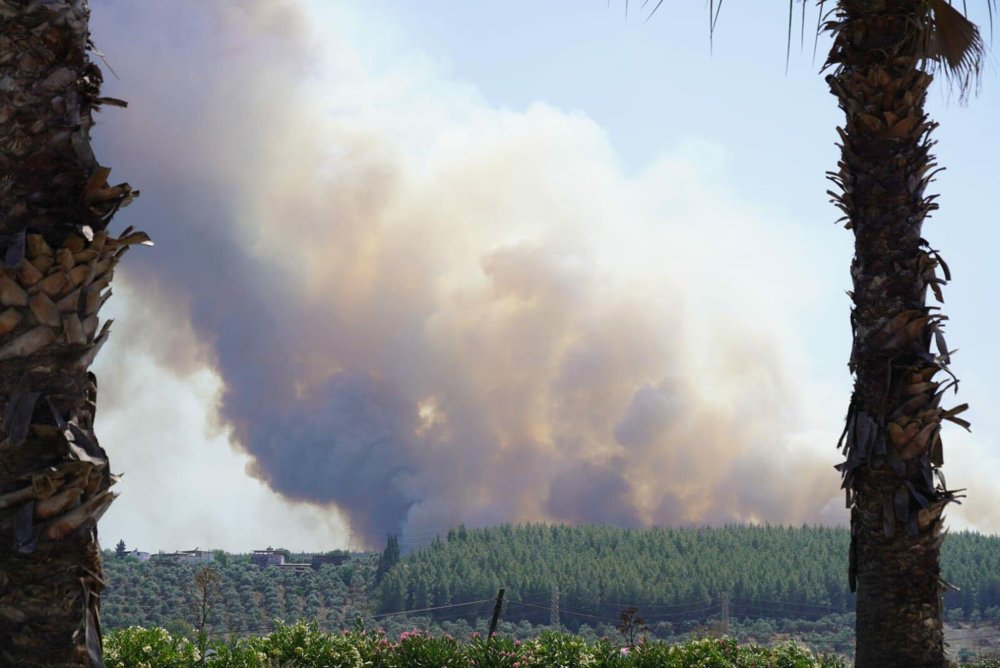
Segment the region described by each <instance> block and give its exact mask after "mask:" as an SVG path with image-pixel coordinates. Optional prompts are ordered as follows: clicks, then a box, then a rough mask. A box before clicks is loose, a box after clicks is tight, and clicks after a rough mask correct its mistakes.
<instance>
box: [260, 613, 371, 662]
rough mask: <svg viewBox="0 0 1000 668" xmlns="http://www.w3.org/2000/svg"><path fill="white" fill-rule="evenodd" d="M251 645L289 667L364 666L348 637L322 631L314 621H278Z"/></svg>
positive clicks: (271, 658)
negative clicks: (279, 622)
mask: <svg viewBox="0 0 1000 668" xmlns="http://www.w3.org/2000/svg"><path fill="white" fill-rule="evenodd" d="M247 645H248V647H249V648H250V649H251V650H253V651H254V652H256V653H257V655H258V656H260V655H263V656H265V657H267V659H268V660H269V661H271V662H274V663H277V664H278V665H281V666H287V667H288V668H292V667H293V666H294V667H295V668H299V667H301V668H306V667H307V666H309V667H311V666H317V667H322V668H364V666H365V662H364V660H363V659H362V657H361V652H360V651H359V649H358V647H357V646H356V644H355V643H354V642H352V640H351V638H350V637H349V636H343V635H336V634H334V633H325V632H323V631H320V629H319V626H318V625H317V624H315V623H306V622H295V623H294V624H289V625H286V624H278V628H277V629H275V630H274V631H272V632H271V633H269V634H268V635H266V636H261V637H257V638H251V639H250V640H249V641H248V642H247Z"/></svg>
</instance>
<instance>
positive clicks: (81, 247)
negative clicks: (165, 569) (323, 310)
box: [0, 0, 149, 666]
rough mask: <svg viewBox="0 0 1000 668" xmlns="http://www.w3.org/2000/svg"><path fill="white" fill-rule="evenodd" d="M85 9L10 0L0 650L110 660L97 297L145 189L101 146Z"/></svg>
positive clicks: (2, 14)
mask: <svg viewBox="0 0 1000 668" xmlns="http://www.w3.org/2000/svg"><path fill="white" fill-rule="evenodd" d="M88 19H89V9H88V6H87V3H86V2H75V1H74V0H49V1H47V2H29V1H28V0H4V1H3V2H0V82H3V85H2V86H0V211H2V216H3V217H2V218H0V260H2V266H0V402H2V405H3V417H2V431H3V434H2V436H3V438H4V440H3V442H2V443H0V665H5V666H101V665H103V661H102V654H101V629H100V617H99V608H100V592H101V589H102V587H103V582H102V579H101V576H102V572H101V559H100V547H99V545H98V542H97V526H96V523H97V520H98V518H99V517H100V516H101V515H102V514H103V513H104V511H105V510H107V508H108V506H109V505H110V504H111V502H112V500H113V499H114V496H115V495H114V494H113V493H112V492H111V491H109V488H110V486H111V485H112V484H113V482H114V476H112V475H111V473H110V469H109V467H108V457H107V454H106V453H105V452H104V450H103V449H102V448H101V446H100V445H99V444H98V441H97V438H96V436H95V435H94V409H95V401H96V398H97V396H96V395H97V384H96V378H95V377H94V375H93V374H92V373H90V371H88V367H89V366H90V364H91V363H92V362H93V360H94V357H95V355H96V354H97V351H98V350H99V349H100V347H101V345H102V344H103V343H104V342H105V341H106V340H107V337H108V326H109V325H110V322H106V323H104V325H103V327H102V326H99V321H98V310H99V309H100V307H101V306H102V304H103V303H104V301H105V300H106V299H107V297H108V296H109V295H110V290H108V286H109V284H110V281H111V277H112V274H113V270H114V267H115V265H116V264H117V262H118V260H119V259H120V257H121V255H122V253H123V252H124V251H125V250H126V249H127V248H128V246H129V245H130V244H133V243H148V241H149V237H148V236H146V235H145V234H144V233H141V232H136V233H132V232H131V231H130V230H126V231H125V233H124V234H123V235H121V236H120V237H118V238H115V237H111V236H109V234H108V232H107V226H108V223H109V222H110V221H111V217H112V216H113V215H114V213H115V212H116V211H117V210H118V209H119V208H120V207H122V206H124V205H126V204H128V203H129V202H130V201H131V200H132V198H133V197H135V196H136V195H137V194H138V193H137V192H135V191H133V190H132V189H131V188H130V187H129V186H128V185H127V184H120V185H116V186H109V185H108V180H107V178H108V174H109V172H110V170H109V169H108V168H106V167H102V166H100V164H99V163H98V162H97V159H96V158H95V157H94V154H93V152H92V151H91V148H90V138H89V135H90V128H91V126H92V125H93V112H94V111H96V110H97V109H98V108H99V107H100V106H101V105H109V104H110V105H117V106H124V103H123V102H121V101H119V100H114V99H110V98H103V97H101V96H100V85H101V72H100V70H99V69H98V68H97V67H96V66H95V65H94V64H93V63H92V62H91V61H90V58H89V51H90V50H91V44H90V39H89V34H88Z"/></svg>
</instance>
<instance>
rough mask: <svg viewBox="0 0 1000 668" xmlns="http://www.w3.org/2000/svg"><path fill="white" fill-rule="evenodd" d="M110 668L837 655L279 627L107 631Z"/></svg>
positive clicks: (512, 667) (752, 661)
mask: <svg viewBox="0 0 1000 668" xmlns="http://www.w3.org/2000/svg"><path fill="white" fill-rule="evenodd" d="M105 660H106V665H107V666H108V668H143V667H149V668H153V667H156V668H187V667H189V666H190V667H191V668H194V667H195V666H201V665H206V666H214V667H217V668H222V667H225V668H237V667H238V668H250V667H251V666H261V667H264V666H268V667H271V666H289V667H291V666H295V667H296V668H308V667H312V666H317V667H319V666H322V667H323V668H340V667H343V668H348V667H351V668H354V667H357V668H361V667H362V666H365V667H367V666H371V667H372V668H414V667H424V668H433V667H440V668H444V667H445V666H447V667H450V668H460V667H461V666H476V667H484V668H485V667H490V668H551V667H553V666H566V667H570V666H572V667H577V666H581V667H582V666H593V667H594V668H598V667H602V666H609V667H610V666H615V667H622V668H625V667H629V666H635V667H640V666H642V667H645V666H649V667H652V666H656V667H657V668H660V667H662V668H688V667H690V668H695V667H697V668H727V667H729V666H740V667H745V668H756V667H758V666H759V667H760V668H771V667H779V668H812V667H824V668H840V667H842V666H845V665H846V664H845V663H844V662H843V660H842V659H840V658H838V657H832V656H825V657H817V656H815V655H814V654H813V653H812V651H810V650H809V649H808V648H806V647H805V646H803V645H798V644H795V643H793V642H788V643H784V644H782V645H780V646H778V647H775V648H767V647H758V646H746V645H744V646H741V645H739V644H737V642H736V641H735V640H732V639H728V638H720V639H709V638H705V639H700V640H692V641H690V642H687V643H684V644H680V645H671V644H667V643H663V642H658V641H653V642H644V641H640V642H638V643H636V644H634V645H632V646H630V647H621V646H619V645H618V644H616V643H614V642H613V641H611V640H609V639H606V638H605V639H599V640H597V641H596V642H593V643H588V642H587V641H585V640H583V639H582V638H580V637H578V636H573V635H568V634H563V633H555V632H545V633H543V634H541V635H540V636H538V637H537V638H534V639H531V640H526V641H520V640H514V639H511V638H505V637H499V636H495V637H493V638H492V639H490V640H487V638H486V637H484V636H482V635H479V634H475V635H474V636H473V637H471V638H469V639H468V640H467V641H464V642H460V641H459V640H457V639H455V638H453V637H451V636H442V637H434V636H431V635H429V634H426V633H422V632H419V631H412V632H404V633H403V634H401V635H400V636H399V638H398V639H390V638H388V637H386V635H385V633H384V632H383V631H381V630H378V631H374V632H368V631H365V630H364V629H361V628H356V629H355V630H353V631H346V632H343V633H341V634H337V633H324V632H322V631H320V630H319V629H318V627H317V626H316V625H310V624H306V623H304V622H299V623H296V624H292V625H288V626H285V625H282V626H280V627H279V628H278V629H277V630H275V631H274V632H272V633H271V634H269V635H266V636H253V637H248V638H243V639H232V640H229V641H216V642H211V643H209V642H203V643H202V647H201V648H199V647H198V645H197V643H195V642H192V641H190V640H187V639H185V638H178V637H173V636H171V635H170V634H169V633H168V632H166V631H165V630H163V629H158V628H154V629H143V628H139V627H133V628H129V629H123V630H119V631H116V632H113V633H111V634H109V635H108V637H107V639H106V641H105Z"/></svg>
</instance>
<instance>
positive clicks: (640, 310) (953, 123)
mask: <svg viewBox="0 0 1000 668" xmlns="http://www.w3.org/2000/svg"><path fill="white" fill-rule="evenodd" d="M638 4H639V3H635V2H633V3H632V5H631V7H630V10H629V12H628V14H626V11H625V6H624V3H622V2H610V3H609V2H606V0H586V1H580V0H552V1H551V2H546V3H535V2H527V1H520V0H517V1H511V2H505V3H486V2H482V3H480V2H475V3H469V2H466V3H458V2H446V1H444V0H425V1H424V2H421V3H413V2H408V1H404V0H397V1H392V0H384V1H379V2H371V1H370V0H369V1H366V2H360V1H354V0H343V1H337V2H333V1H330V0H217V1H215V2H212V3H204V2H196V1H194V0H177V2H174V3H169V5H168V4H167V3H155V2H134V1H133V0H104V1H102V2H95V3H92V19H91V29H92V33H93V38H94V41H95V43H96V44H97V47H98V48H99V49H100V51H101V53H102V54H103V58H104V59H105V61H106V64H107V65H108V66H110V69H113V74H112V73H111V72H110V71H109V68H108V67H105V72H106V74H105V78H106V82H105V94H107V95H111V96H113V97H120V98H124V99H127V100H128V101H129V107H128V109H126V110H121V109H117V108H109V109H107V110H105V111H102V112H101V114H100V117H99V119H98V125H97V126H96V128H95V131H94V133H93V134H94V137H93V139H94V146H95V151H96V154H97V156H98V158H99V160H100V161H101V162H102V163H103V164H106V165H110V166H111V167H112V168H113V169H114V174H113V176H115V177H118V178H120V179H122V180H126V179H127V180H128V181H129V182H130V183H131V184H132V185H133V186H135V187H137V188H139V189H140V190H141V191H142V196H141V197H140V198H139V199H138V200H137V201H136V202H135V203H133V204H132V205H131V206H130V207H129V208H128V209H126V210H124V211H122V212H121V213H119V215H118V216H117V218H116V219H115V223H114V224H115V225H116V226H125V225H135V226H137V227H139V228H141V229H145V230H146V231H147V232H149V233H150V234H151V235H152V237H153V238H154V240H155V241H156V246H155V247H154V248H151V249H147V248H143V249H141V250H139V251H133V253H130V254H129V256H128V258H127V260H126V261H125V262H123V263H122V265H121V268H120V269H119V272H118V276H117V278H116V281H115V286H114V290H115V297H114V298H113V299H112V300H111V301H110V302H109V304H108V306H106V307H105V311H106V312H107V314H108V316H109V317H113V318H114V320H115V324H114V327H113V334H112V337H111V341H110V342H109V344H108V345H107V346H105V348H104V349H103V351H102V354H101V356H100V358H99V359H98V361H97V363H96V364H95V371H96V373H97V374H98V378H99V382H100V393H99V400H98V409H99V410H98V422H97V430H98V435H99V437H100V438H101V440H102V445H104V447H105V448H106V449H107V450H108V452H109V454H110V456H111V458H112V468H113V469H114V470H116V471H121V472H123V473H124V476H123V479H122V482H120V483H119V486H118V491H120V492H121V497H120V498H119V499H118V500H117V501H116V502H115V504H114V505H113V506H112V508H111V509H110V510H109V511H108V513H107V514H106V515H105V517H104V519H103V520H102V522H101V527H100V530H101V534H102V537H103V539H104V541H105V542H106V543H109V544H110V543H114V542H117V541H118V540H119V539H124V540H125V541H126V544H127V545H128V546H129V547H134V548H139V549H144V550H150V551H156V550H174V549H191V548H194V547H200V548H202V549H210V548H218V549H226V550H229V551H242V552H246V551H249V550H251V549H260V548H263V547H266V546H268V545H272V546H275V547H277V546H282V547H286V548H289V549H293V550H304V551H306V550H309V551H312V550H329V549H337V548H344V547H350V548H352V549H360V548H375V549H378V548H380V547H381V546H382V544H383V541H384V539H385V535H386V534H387V533H389V532H401V535H402V538H401V542H402V544H403V545H404V546H414V545H419V544H422V543H425V542H426V541H428V540H429V539H430V538H431V537H432V536H434V535H435V534H437V533H439V532H442V531H444V530H447V529H448V528H449V527H452V526H455V525H457V524H459V523H465V524H467V525H473V526H476V525H491V524H497V523H500V522H523V521H546V522H569V523H581V522H603V523H610V524H616V525H622V526H635V527H646V526H687V525H705V524H707V525H719V524H725V523H733V522H768V523H772V524H793V525H797V524H803V523H808V524H824V525H842V524H845V523H846V522H847V519H848V518H847V512H846V510H845V508H844V500H843V493H842V492H841V491H840V489H839V484H840V481H839V475H838V474H837V473H836V471H834V469H833V466H834V464H836V463H837V462H838V461H839V454H838V453H837V451H836V450H835V443H836V440H837V437H838V435H839V433H840V430H841V428H842V421H843V418H844V415H845V412H846V408H847V402H848V398H849V394H850V388H851V378H850V375H849V373H848V371H847V366H846V362H847V357H848V353H849V350H850V326H849V321H848V313H849V299H848V297H847V295H846V291H847V290H849V289H850V278H849V273H848V267H849V264H850V258H851V253H852V238H851V235H850V233H849V232H847V231H845V230H844V229H842V228H841V227H838V226H837V225H835V224H834V222H833V221H835V220H836V218H837V217H838V216H839V214H838V212H837V211H836V209H835V208H834V207H833V206H832V205H831V204H830V203H829V202H828V199H829V197H828V195H827V194H826V190H827V189H828V187H829V184H828V183H827V182H826V181H825V177H824V174H825V172H826V171H827V170H831V169H834V168H835V165H836V162H837V158H838V155H837V149H836V147H835V145H834V142H835V138H836V132H835V127H836V125H837V123H838V122H839V121H840V112H839V110H838V109H837V107H836V102H835V99H834V98H833V96H832V95H831V94H830V93H829V91H828V89H827V88H826V84H825V82H824V81H823V77H822V75H821V74H820V72H819V70H820V68H821V66H822V63H823V60H824V58H823V54H824V51H825V49H826V48H827V47H828V40H826V39H825V38H820V40H819V43H818V54H817V56H816V57H815V59H814V58H813V54H812V51H813V39H812V35H813V34H814V32H815V21H816V16H815V9H814V8H812V7H810V8H809V9H808V11H807V13H806V25H805V28H804V30H805V35H806V37H805V40H804V41H803V42H802V43H801V44H800V39H799V35H800V32H799V31H800V29H801V28H800V24H799V23H798V21H799V18H798V16H796V24H795V28H794V39H793V42H792V45H791V46H792V48H791V55H790V57H789V59H788V61H787V71H786V45H787V43H786V30H787V20H788V16H787V6H786V7H781V6H779V5H781V3H772V4H773V5H774V7H773V8H772V9H768V10H764V9H761V7H760V3H753V4H754V5H756V6H755V7H754V9H753V10H751V9H750V3H742V5H740V6H737V5H734V6H728V5H727V6H726V7H725V8H724V9H723V11H722V14H721V16H720V18H719V21H718V25H717V28H716V31H715V33H714V35H713V37H712V39H711V42H710V39H709V31H708V17H707V10H706V8H705V7H704V6H703V4H704V3H701V2H680V1H679V0H678V1H677V2H674V3H664V5H663V7H661V10H660V11H659V12H658V13H657V14H656V15H655V16H653V17H651V18H650V19H649V20H646V18H647V14H646V13H643V12H642V11H640V10H639V9H638V8H637V5H638ZM973 18H978V17H975V16H974V17H973ZM936 86H937V88H936V89H933V90H932V93H931V96H930V99H929V104H928V106H929V109H930V112H931V113H932V114H933V116H934V117H935V118H936V119H937V120H938V121H939V122H940V123H941V127H940V128H939V129H938V130H937V132H936V134H935V137H936V139H937V140H938V142H939V143H938V145H937V146H936V147H935V152H936V154H937V156H938V159H939V161H940V163H941V164H942V165H944V166H946V167H947V171H946V172H944V173H942V174H941V175H940V176H939V177H938V180H937V182H936V183H935V184H934V187H935V188H936V189H937V192H940V193H941V198H940V202H941V210H940V211H938V212H936V213H935V215H934V217H933V218H932V219H931V220H929V221H928V222H927V223H926V224H925V228H924V236H925V237H926V238H928V239H929V240H930V242H931V244H932V245H933V246H934V247H935V248H937V249H939V250H940V251H941V252H942V255H943V256H944V257H945V259H946V260H947V261H948V263H949V265H950V267H951V269H952V273H953V278H954V280H953V281H952V283H951V284H950V285H949V286H948V287H947V289H946V292H945V299H946V304H945V313H946V314H947V315H949V316H950V318H951V320H949V322H948V326H947V327H948V329H947V334H948V341H949V345H950V346H952V347H956V348H958V349H959V353H958V354H957V355H956V356H955V359H954V364H953V369H954V370H955V371H956V372H957V373H958V374H959V376H960V377H961V378H962V384H961V387H960V394H959V396H958V397H956V398H955V400H954V402H955V403H962V402H969V403H970V404H971V405H972V408H971V410H970V411H969V416H970V419H971V420H972V422H973V428H972V429H973V431H972V433H966V432H964V431H962V430H961V429H959V428H957V427H952V426H950V425H949V426H946V427H945V431H944V442H945V459H946V466H945V469H944V470H945V472H946V474H947V476H948V482H949V484H950V486H951V487H967V488H968V490H969V491H968V498H967V499H966V500H965V502H964V503H963V505H961V506H955V507H953V508H952V509H951V510H950V511H949V513H948V517H949V523H950V526H951V527H952V528H953V529H974V530H979V531H984V532H989V533H996V532H998V531H1000V482H998V479H997V475H996V473H997V471H1000V454H998V450H997V437H998V434H1000V411H998V410H997V409H998V408H1000V406H998V403H997V399H996V398H995V397H994V395H993V393H992V392H991V391H990V383H991V381H992V380H993V379H994V378H995V377H997V376H998V374H1000V347H998V344H997V343H996V340H995V336H994V335H993V333H994V331H996V330H997V327H998V320H997V315H996V311H995V309H994V307H993V304H994V303H995V299H994V298H993V294H992V289H991V288H992V286H993V285H994V281H993V280H992V278H991V277H992V275H993V271H994V266H993V262H991V257H990V256H989V249H991V248H993V247H995V245H996V243H997V242H998V241H1000V239H998V238H997V237H998V235H1000V233H998V232H997V231H996V230H997V225H996V214H995V210H996V209H995V207H994V203H993V201H992V198H991V197H990V195H991V194H993V190H994V189H995V178H994V177H993V176H992V174H995V170H993V169H991V165H992V162H991V161H990V160H989V158H990V157H991V153H993V154H995V152H996V149H997V148H998V147H1000V131H998V130H997V128H996V124H995V123H990V122H988V120H990V119H995V118H996V117H997V115H998V112H1000V68H998V67H997V66H996V62H995V58H994V59H993V60H992V61H991V62H990V64H989V65H988V67H987V70H986V73H985V76H984V81H983V88H982V92H981V94H980V95H978V96H977V97H974V98H973V99H971V100H970V102H969V104H968V105H967V106H963V105H961V104H959V102H958V100H957V95H955V94H953V93H949V91H948V89H947V87H946V85H944V83H943V82H939V83H938V84H936Z"/></svg>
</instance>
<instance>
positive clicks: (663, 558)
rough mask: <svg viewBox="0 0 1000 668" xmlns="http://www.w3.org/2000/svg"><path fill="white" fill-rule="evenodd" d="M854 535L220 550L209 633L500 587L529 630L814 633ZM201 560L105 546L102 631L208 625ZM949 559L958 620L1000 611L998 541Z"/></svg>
mask: <svg viewBox="0 0 1000 668" xmlns="http://www.w3.org/2000/svg"><path fill="white" fill-rule="evenodd" d="M847 545H848V534H847V531H846V530H844V529H830V528H817V527H801V528H789V527H767V526H730V527H721V528H681V529H646V530H629V529H619V528H613V527H608V526H558V525H553V526H548V525H539V524H532V525H523V526H512V525H502V526H498V527H493V528H486V529H467V528H465V527H459V528H457V529H454V530H452V531H449V532H448V533H447V535H445V536H443V537H440V538H438V539H435V540H434V541H433V542H431V543H430V544H429V545H427V546H426V547H424V548H421V549H418V550H415V551H412V552H410V553H408V554H405V555H402V556H401V557H399V558H398V561H397V560H396V558H395V557H393V556H392V555H391V554H388V552H389V551H388V550H387V551H386V552H383V554H382V555H381V556H379V555H376V554H375V553H361V554H355V555H353V557H352V558H351V560H350V561H348V562H347V563H344V564H341V565H331V564H327V565H323V566H321V567H319V568H316V569H312V568H310V569H305V570H303V571H301V572H300V571H294V570H291V569H283V568H278V567H259V566H256V565H254V564H252V563H251V562H250V557H249V555H238V554H225V553H218V554H217V556H216V561H215V562H214V563H213V564H211V565H210V568H212V569H213V570H214V571H215V572H216V573H217V574H218V575H219V579H218V587H217V589H216V590H215V591H214V592H212V593H210V596H209V599H210V600H209V601H208V603H209V606H208V619H207V620H206V621H207V625H208V627H210V628H211V629H213V632H214V633H220V634H225V633H231V632H236V633H253V632H262V631H266V630H269V629H270V628H272V626H273V623H274V620H284V621H286V622H294V621H297V620H308V621H315V622H318V623H319V624H320V625H321V626H322V627H323V628H327V629H336V628H347V627H350V626H351V625H352V624H354V623H355V621H356V620H363V621H365V622H366V623H369V624H376V623H377V624H380V625H383V626H386V627H387V628H390V627H394V626H396V625H397V623H398V624H403V623H404V620H405V622H406V623H412V619H413V618H414V617H415V616H416V615H419V616H421V617H423V618H424V619H425V620H426V621H427V623H434V624H437V625H439V628H443V629H445V630H447V629H451V630H454V631H456V632H458V633H460V632H462V631H463V630H466V629H475V628H477V627H480V626H482V625H483V624H484V623H485V620H486V619H487V618H488V616H489V614H490V612H491V611H492V608H493V600H494V598H495V597H496V594H497V591H498V590H499V589H500V588H501V587H503V588H505V590H506V591H505V604H504V608H503V616H502V619H503V622H504V624H505V625H521V626H523V627H524V628H523V629H522V630H523V631H524V633H523V634H520V633H519V634H518V635H527V634H528V633H529V632H530V629H531V628H532V627H534V626H537V625H546V626H548V625H551V624H552V622H553V621H557V622H558V624H559V625H560V626H562V627H564V628H567V629H569V630H572V631H581V629H582V631H583V632H584V633H585V634H587V633H588V630H589V629H594V628H599V627H602V626H603V627H605V628H607V627H611V628H613V627H614V625H615V624H617V621H618V619H619V615H620V613H621V611H622V610H623V609H625V608H627V607H631V606H634V607H636V608H637V609H638V611H639V614H640V615H641V616H642V618H643V619H644V620H645V621H646V623H647V624H648V625H649V626H650V627H651V628H652V629H656V630H658V631H657V633H658V635H661V636H670V635H673V634H674V633H675V632H687V631H690V630H691V629H693V628H695V627H696V626H698V625H700V624H705V623H707V622H709V621H710V620H713V619H714V620H718V619H720V618H721V616H722V613H723V606H724V605H725V606H726V607H727V610H726V612H727V613H728V617H729V618H731V619H732V620H733V622H732V623H733V624H734V625H742V626H743V627H745V630H746V633H747V634H748V635H753V636H757V637H761V636H765V635H767V633H769V632H774V631H776V630H779V631H780V630H781V629H785V628H798V629H799V630H803V631H806V630H809V629H811V628H812V627H810V626H809V624H810V623H811V624H814V625H815V624H820V623H821V622H822V623H823V624H827V625H829V624H830V623H835V624H836V625H838V626H845V627H849V626H850V624H851V620H850V613H851V612H853V601H852V595H851V594H850V593H849V591H848V587H847V578H846V568H847V564H846V558H847V557H846V555H847ZM307 557H308V555H293V560H295V561H307V560H308V559H307ZM380 562H381V563H380ZM388 562H392V563H388ZM200 568H201V566H194V565H189V564H183V563H171V562H161V561H158V560H155V559H154V560H153V561H148V562H143V563H140V562H138V561H137V560H135V559H133V558H131V557H126V558H115V556H114V553H113V552H111V551H108V552H106V554H105V570H106V576H107V582H108V587H107V589H106V590H105V593H104V595H103V596H102V606H101V608H102V609H101V613H102V622H103V624H104V626H105V627H106V628H108V629H116V628H123V627H127V626H133V625H142V626H163V627H165V628H168V629H171V630H174V631H178V632H185V630H190V628H191V627H192V626H197V625H198V620H197V611H196V608H197V604H198V602H199V598H200V597H199V593H198V591H197V588H196V587H195V586H194V575H195V573H196V572H197V571H198V570H199V569H200ZM943 570H944V576H945V579H946V580H947V581H948V582H950V583H951V584H952V585H954V586H955V587H957V588H958V589H959V591H956V590H954V589H949V590H948V592H947V593H946V594H945V601H946V608H947V610H946V616H947V617H948V618H949V619H950V620H952V621H957V620H967V621H977V620H980V619H984V620H985V619H1000V537H996V536H985V535H981V534H976V533H968V532H961V533H956V534H954V535H951V536H949V538H948V540H947V541H946V542H945V546H944V554H943ZM429 608H437V609H434V610H428V609H429ZM408 611H419V612H412V613H410V614H405V613H407V612H408ZM398 613H404V614H398ZM793 620H797V621H794V624H793ZM831 620H834V621H833V622H831ZM456 624H457V625H460V626H461V628H458V627H455V625H456ZM440 625H444V626H440ZM796 625H797V626H796Z"/></svg>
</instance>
